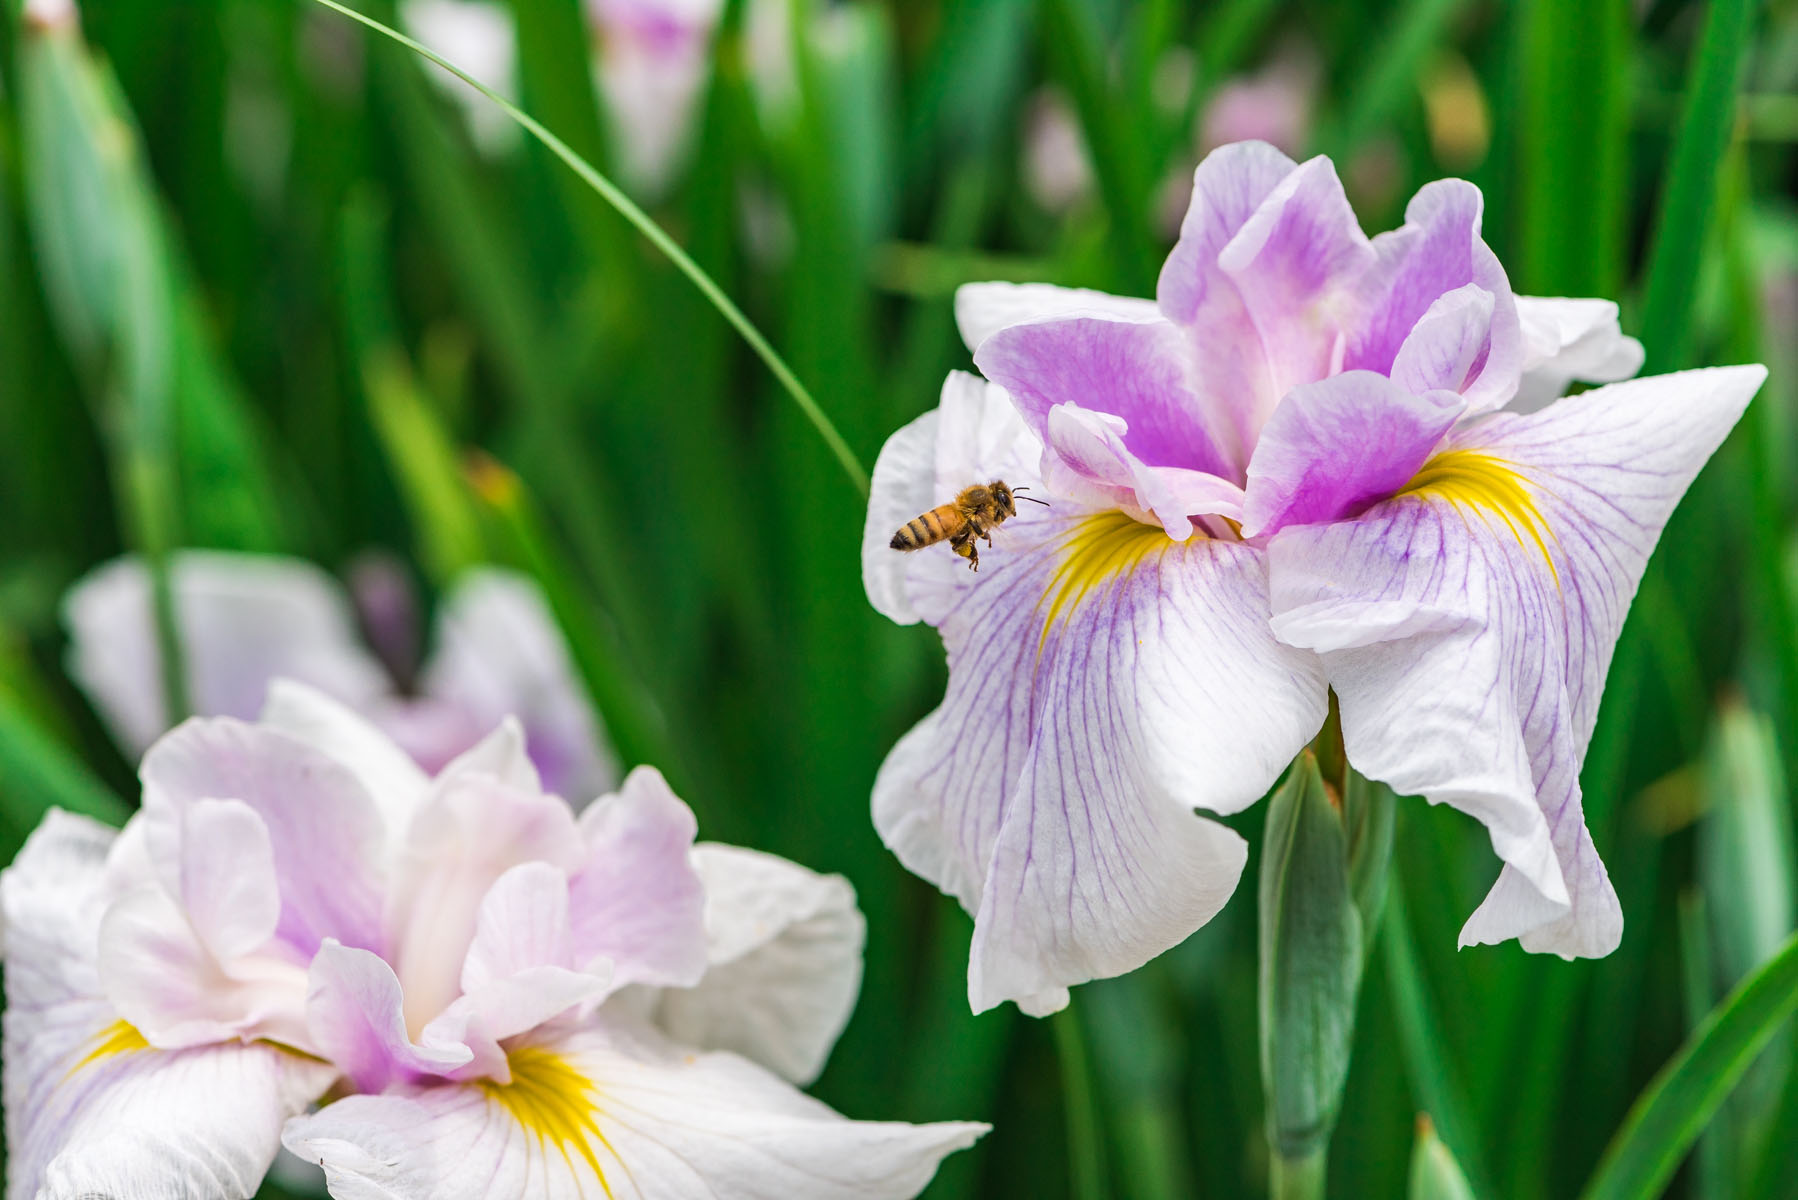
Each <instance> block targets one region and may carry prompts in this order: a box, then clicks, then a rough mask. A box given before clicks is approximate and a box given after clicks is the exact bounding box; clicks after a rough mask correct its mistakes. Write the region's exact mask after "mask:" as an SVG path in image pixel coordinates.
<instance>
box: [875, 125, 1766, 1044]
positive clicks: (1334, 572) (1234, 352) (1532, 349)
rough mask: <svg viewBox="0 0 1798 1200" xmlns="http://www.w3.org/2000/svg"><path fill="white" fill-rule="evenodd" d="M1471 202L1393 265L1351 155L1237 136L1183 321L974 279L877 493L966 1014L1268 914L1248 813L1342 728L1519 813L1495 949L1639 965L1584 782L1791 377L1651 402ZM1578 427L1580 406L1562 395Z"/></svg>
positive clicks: (915, 865) (891, 444)
mask: <svg viewBox="0 0 1798 1200" xmlns="http://www.w3.org/2000/svg"><path fill="white" fill-rule="evenodd" d="M1480 213H1481V199H1480V194H1479V192H1478V190H1477V189H1476V188H1474V187H1473V186H1472V185H1470V184H1467V183H1464V182H1460V181H1457V180H1445V181H1441V182H1438V183H1433V184H1431V185H1429V186H1427V187H1425V188H1424V189H1423V190H1421V191H1420V192H1419V193H1418V194H1417V196H1416V197H1415V198H1414V199H1413V200H1412V201H1411V204H1410V206H1409V208H1408V209H1407V212H1406V222H1405V224H1404V226H1403V227H1402V228H1400V229H1397V230H1394V231H1392V232H1390V233H1386V234H1382V235H1381V236H1379V237H1376V238H1373V239H1369V238H1367V237H1366V236H1365V235H1364V234H1363V233H1362V232H1361V229H1360V227H1359V225H1358V224H1357V222H1356V220H1355V216H1354V213H1353V212H1352V210H1351V209H1350V207H1349V205H1348V202H1347V200H1346V199H1345V197H1344V195H1343V191H1342V187H1341V185H1340V183H1339V182H1338V179H1337V176H1336V172H1335V169H1334V168H1333V166H1332V165H1331V163H1330V162H1329V160H1328V159H1325V158H1321V157H1320V158H1314V159H1312V160H1310V161H1308V162H1305V163H1303V164H1297V163H1294V162H1293V161H1292V160H1291V159H1289V158H1287V157H1286V156H1285V155H1284V154H1282V153H1281V152H1279V151H1278V150H1275V149H1274V148H1272V147H1270V146H1267V145H1265V144H1263V143H1257V142H1247V143H1238V144H1234V145H1230V146H1225V147H1223V148H1221V149H1219V150H1218V151H1216V152H1214V153H1213V154H1212V155H1211V156H1209V157H1208V158H1207V159H1206V160H1205V161H1204V162H1203V163H1202V164H1201V165H1200V166H1199V168H1198V170H1197V172H1196V175H1195V183H1194V195H1193V200H1192V205H1191V208H1190V210H1189V211H1188V213H1187V215H1186V219H1185V222H1184V224H1183V226H1182V228H1181V233H1180V240H1179V243H1178V245H1177V246H1176V247H1175V248H1174V250H1173V252H1172V254H1171V255H1170V256H1169V258H1168V260H1167V263H1166V265H1165V266H1164V267H1163V269H1162V272H1161V278H1160V282H1159V286H1158V289H1157V296H1156V299H1154V300H1152V301H1151V300H1136V299H1126V298H1120V297H1115V296H1109V295H1104V294H1102V293H1097V292H1085V291H1069V290H1066V289H1059V288H1050V287H1042V286H1011V285H1005V284H983V285H974V286H970V287H967V288H964V289H963V290H962V292H961V293H960V295H959V296H958V298H957V306H956V307H957V317H958V320H959V323H960V325H961V328H962V333H963V336H964V338H965V339H966V341H967V342H968V345H969V347H970V349H972V350H973V352H974V361H975V363H976V364H977V365H978V366H979V368H980V370H981V371H982V372H983V373H984V374H985V376H986V380H985V381H983V380H980V379H976V378H974V377H972V376H965V375H959V374H958V375H953V376H951V377H950V379H949V381H948V383H947V384H945V386H944V389H943V396H942V403H941V405H940V407H938V408H937V409H935V410H934V411H932V412H929V413H926V414H925V415H924V416H922V417H920V418H919V419H918V420H916V421H914V422H912V423H911V424H910V425H908V426H906V427H905V428H903V429H901V430H899V431H898V432H897V433H895V434H894V435H893V436H892V438H891V439H889V441H888V442H887V444H886V446H885V448H884V449H883V450H882V452H881V456H880V460H879V462H878V464H877V466H876V468H875V472H874V490H873V498H872V501H871V503H870V506H869V515H868V526H867V539H866V541H865V543H864V550H863V570H864V576H865V579H866V583H867V588H868V594H869V597H870V598H871V600H872V601H873V603H874V606H875V607H876V608H877V609H879V610H880V611H881V612H882V613H884V614H886V615H887V616H889V617H891V618H892V619H894V620H896V621H900V622H911V621H917V620H924V621H926V622H928V623H930V624H932V625H934V626H936V627H937V629H938V630H939V632H940V633H941V634H942V637H943V640H944V643H945V645H946V647H947V650H948V656H949V686H948V693H947V695H946V696H945V697H944V700H943V703H942V705H941V707H939V708H938V709H937V710H936V711H935V712H933V713H932V714H931V715H930V716H928V717H926V718H925V719H924V721H923V722H922V723H920V724H919V725H918V727H917V728H915V729H914V730H912V732H911V733H909V734H908V735H906V737H905V738H903V739H902V740H901V741H900V742H899V744H898V745H897V746H896V747H895V748H894V749H893V751H892V753H891V755H890V756H889V757H888V759H887V761H886V763H885V765H884V766H883V767H882V769H881V771H880V774H879V777H878V779H877V781H876V784H875V790H874V819H875V822H876V824H877V826H878V827H879V830H880V833H881V835H882V837H883V838H884V839H885V840H886V842H887V845H888V846H889V847H891V848H892V850H893V851H894V852H895V853H896V854H897V855H898V856H899V858H900V860H901V861H902V862H903V863H904V864H905V865H906V866H907V867H908V868H910V869H911V870H913V871H915V872H916V873H918V874H919V875H922V876H923V877H925V878H926V879H929V880H931V881H932V882H934V883H936V884H937V885H938V886H939V887H941V888H943V890H945V891H946V892H948V893H950V894H952V895H954V896H956V897H957V898H958V899H959V900H960V901H961V903H962V904H963V905H964V906H965V907H966V908H967V909H968V910H969V911H970V912H972V913H973V914H974V915H975V934H974V944H973V950H972V955H971V961H970V965H969V981H968V983H969V997H970V1000H971V1002H972V1004H973V1007H974V1008H975V1009H976V1010H977V1011H978V1010H982V1009H986V1008H989V1007H991V1006H993V1005H995V1004H998V1003H1000V1002H1002V1001H1005V1000H1014V1001H1017V1002H1018V1003H1019V1004H1020V1006H1021V1007H1023V1008H1025V1009H1026V1010H1027V1011H1030V1012H1039V1013H1040V1012H1046V1011H1051V1010H1053V1009H1055V1008H1058V1007H1060V1006H1061V1005H1062V1004H1064V1003H1065V1002H1066V998H1067V992H1066V989H1067V988H1068V986H1070V985H1072V984H1076V983H1080V982H1082V981H1085V980H1088V979H1093V978H1098V977H1104V976H1109V975H1115V974H1118V973H1121V972H1124V971H1128V970H1131V969H1134V968H1135V967H1137V966H1139V965H1141V964H1142V963H1143V962H1145V961H1147V960H1148V959H1149V958H1151V957H1153V956H1154V955H1156V954H1158V953H1160V952H1161V951H1163V950H1166V949H1167V948H1169V947H1170V946H1173V945H1174V944H1176V943H1177V942H1179V941H1180V940H1181V939H1183V938H1184V937H1186V936H1187V935H1188V934H1190V933H1191V932H1192V931H1193V930H1194V929H1196V928H1198V927H1199V926H1200V925H1202V924H1204V923H1205V921H1207V920H1208V919H1209V918H1210V917H1211V916H1212V915H1213V914H1214V913H1215V912H1216V911H1217V909H1218V908H1219V907H1220V906H1221V905H1222V904H1223V903H1224V901H1225V900H1226V899H1228V897H1229V896H1230V894H1231V892H1232V891H1233V890H1234V889H1235V886H1236V882H1237V879H1238V876H1239V875H1240V873H1241V870H1242V866H1243V861H1244V846H1243V842H1242V840H1241V839H1240V838H1239V837H1238V836H1237V835H1236V834H1235V833H1233V832H1232V831H1230V830H1228V829H1226V828H1225V827H1224V826H1222V825H1220V824H1217V823H1216V822H1213V821H1209V820H1206V819H1203V818H1200V817H1197V816H1195V815H1194V813H1193V811H1192V810H1193V809H1194V808H1195V807H1196V808H1203V809H1209V810H1211V811H1213V812H1217V813H1232V812H1236V811H1238V810H1240V809H1242V808H1244V807H1245V806H1247V805H1249V804H1251V803H1253V802H1254V801H1255V800H1256V799H1257V798H1258V797H1260V796H1261V795H1263V794H1264V793H1265V792H1266V790H1267V789H1268V788H1269V787H1270V786H1271V785H1272V784H1273V782H1274V781H1275V779H1276V778H1277V777H1278V775H1279V774H1280V772H1281V771H1282V770H1283V769H1284V767H1285V766H1286V764H1287V763H1288V762H1289V761H1290V760H1291V758H1292V757H1293V755H1294V754H1295V753H1297V751H1298V750H1299V749H1300V748H1301V747H1302V746H1303V745H1304V744H1305V742H1306V741H1307V740H1308V739H1309V738H1311V737H1312V736H1313V735H1314V734H1315V733H1316V732H1317V731H1318V729H1319V727H1320V726H1321V724H1322V722H1323V719H1324V716H1325V712H1326V707H1327V696H1328V693H1329V691H1330V690H1332V689H1333V690H1334V692H1335V694H1336V696H1337V697H1338V699H1339V702H1340V710H1341V719H1342V734H1343V741H1344V746H1345V749H1346V751H1347V754H1348V758H1349V761H1350V763H1351V764H1352V765H1353V766H1354V767H1355V769H1356V770H1358V771H1360V772H1361V773H1363V774H1364V775H1366V776H1368V777H1369V778H1372V779H1377V780H1381V781H1384V782H1386V783H1388V784H1390V785H1391V786H1392V787H1393V788H1395V789H1396V790H1398V791H1399V792H1400V793H1403V794H1418V795H1423V796H1425V797H1427V798H1428V799H1429V800H1430V801H1432V802H1435V803H1448V804H1452V805H1454V806H1455V807H1456V808H1459V809H1461V810H1462V811H1464V812H1467V813H1469V814H1470V815H1472V816H1474V817H1476V818H1478V819H1479V820H1480V821H1482V822H1483V823H1484V824H1485V825H1486V827H1487V829H1488V831H1489V833H1490V836H1491V840H1492V846H1493V849H1494V850H1495V851H1496V852H1497V854H1498V856H1499V858H1500V859H1502V860H1503V863H1504V867H1503V870H1502V872H1501V873H1500V875H1499V878H1498V881H1497V882H1496V884H1495V885H1494V886H1493V888H1492V890H1491V893H1490V895H1489V896H1488V897H1487V899H1486V900H1485V902H1484V903H1483V904H1482V905H1481V906H1480V907H1479V909H1478V910H1477V911H1476V912H1475V913H1474V914H1473V916H1472V918H1471V919H1470V920H1469V921H1468V922H1467V924H1466V927H1465V928H1464V929H1463V930H1462V934H1461V940H1462V943H1463V944H1471V943H1484V942H1497V941H1502V940H1505V939H1508V938H1518V939H1520V940H1521V941H1522V944H1523V945H1524V947H1525V948H1526V949H1529V950H1537V951H1550V952H1553V953H1557V954H1560V955H1563V956H1567V957H1572V956H1596V955H1603V954H1606V953H1609V952H1610V951H1611V950H1612V949H1613V948H1615V946H1616V945H1617V941H1618V939H1619V937H1620V936H1621V931H1622V916H1621V913H1620V911H1619V909H1618V905H1617V899H1616V895H1615V893H1614V892H1613V891H1612V889H1611V885H1610V881H1609V879H1608V877H1607V876H1606V873H1605V869H1604V864H1603V863H1602V862H1600V860H1599V857H1598V854H1597V852H1596V850H1595V849H1594V847H1593V844H1592V839H1591V837H1590V836H1589V834H1588V833H1587V831H1586V827H1585V822H1584V819H1583V817H1582V815H1581V804H1580V790H1579V768H1580V763H1581V761H1582V759H1583V758H1584V755H1585V751H1586V746H1587V743H1588V741H1589V740H1590V738H1591V734H1592V728H1593V723H1594V720H1595V718H1596V714H1597V711H1598V702H1599V697H1600V694H1601V693H1602V691H1603V687H1604V678H1605V673H1606V670H1607V668H1608V666H1609V663H1610V657H1611V652H1612V650H1613V648H1614V645H1615V643H1616V639H1617V636H1618V632H1619V629H1620V627H1621V625H1622V621H1623V617H1624V614H1625V612H1626V610H1627V609H1628V607H1629V603H1630V600H1631V598H1632V597H1633V595H1634V592H1635V589H1636V586H1637V583H1638V581H1639V579H1640V577H1641V573H1642V570H1643V567H1644V564H1645V563H1646V561H1647V559H1648V555H1649V553H1650V552H1651V551H1652V550H1653V548H1654V544H1655V541H1656V540H1657V539H1658V538H1659V536H1660V532H1661V529H1662V527H1663V525H1664V524H1665V523H1666V520H1667V518H1668V516H1669V515H1670V513H1671V512H1672V510H1673V507H1674V505H1675V504H1676V503H1677V502H1678V500H1679V498H1680V496H1681V495H1682V494H1683V493H1684V491H1685V489H1686V487H1687V486H1688V485H1689V484H1690V483H1691V481H1692V479H1693V477H1694V476H1695V475H1696V474H1697V472H1698V470H1699V468H1700V467H1701V466H1702V465H1703V464H1704V462H1705V460H1706V459H1708V458H1709V456H1710V455H1711V453H1712V452H1713V451H1714V450H1715V449H1716V448H1717V446H1718V445H1719V444H1720V442H1721V441H1722V439H1723V437H1724V436H1725V434H1727V433H1728V431H1729V430H1730V428H1731V427H1732V426H1733V425H1734V423H1735V421H1736V420H1737V418H1738V417H1739V416H1740V414H1741V413H1742V411H1743V409H1744V407H1745V406H1746V405H1747V403H1748V401H1749V399H1750V398H1751V397H1752V396H1753V394H1754V392H1755V390H1756V389H1757V388H1758V387H1759V386H1760V383H1761V380H1762V379H1763V378H1764V376H1765V371H1764V370H1763V369H1762V368H1760V367H1732V368H1723V369H1715V370H1701V371H1685V372H1680V373H1677V374H1672V375H1664V376H1658V377H1654V378H1649V379H1640V380H1634V381H1631V382H1624V383H1613V384H1612V385H1611V386H1609V387H1603V388H1598V389H1596V390H1593V391H1588V392H1585V393H1583V394H1580V395H1577V396H1572V397H1567V398H1564V399H1553V397H1555V396H1557V395H1559V393H1560V392H1561V391H1562V390H1563V389H1564V388H1565V387H1566V385H1567V383H1568V381H1569V380H1570V379H1572V378H1575V377H1577V378H1580V379H1583V380H1587V381H1593V382H1600V381H1612V380H1619V379H1626V378H1627V377H1628V376H1630V375H1632V374H1634V372H1635V371H1636V370H1637V369H1639V367H1640V366H1641V362H1642V351H1641V347H1640V346H1639V345H1638V344H1637V343H1636V342H1635V341H1634V340H1633V339H1630V338H1626V337H1624V336H1623V335H1622V334H1621V333H1620V332H1619V330H1618V325H1617V309H1616V306H1615V305H1612V304H1609V303H1605V302H1602V301H1595V300H1559V299H1532V298H1529V297H1519V296H1515V295H1513V294H1512V292H1511V289H1510V285H1509V283H1508V282H1507V280H1506V277H1505V273H1504V271H1503V269H1502V268H1501V267H1500V265H1499V263H1498V261H1497V259H1496V258H1495V257H1494V255H1493V254H1492V252H1491V251H1490V250H1489V249H1488V248H1487V246H1486V244H1485V243H1484V241H1482V240H1481V237H1480ZM1551 401H1552V402H1551ZM993 478H1002V479H1005V480H1006V481H1007V482H1009V483H1012V484H1013V485H1017V484H1020V483H1021V484H1025V485H1027V486H1030V487H1033V488H1036V489H1038V490H1037V491H1036V492H1035V493H1034V494H1036V495H1038V496H1042V497H1044V498H1046V499H1049V500H1050V501H1051V502H1052V504H1053V507H1052V508H1049V509H1035V508H1032V510H1031V511H1030V512H1028V513H1021V514H1020V515H1019V516H1018V517H1016V518H1014V519H1013V520H1011V521H1009V522H1008V523H1007V524H1006V525H1005V526H1003V528H1002V529H1001V530H999V531H998V532H997V533H996V534H995V536H994V546H993V549H992V550H991V551H990V552H986V551H983V552H982V554H981V570H980V572H979V573H978V575H974V574H970V573H969V572H968V571H967V570H966V569H965V567H964V564H963V563H962V561H961V560H960V559H956V558H954V556H952V555H949V554H947V553H946V552H945V553H943V554H932V553H920V554H915V555H899V554H895V553H894V552H892V551H891V550H889V549H888V548H887V544H886V542H887V538H888V537H889V536H890V535H891V532H892V530H893V529H896V528H898V527H899V526H900V525H902V524H903V523H904V522H905V520H906V519H908V518H909V517H911V516H913V515H915V514H916V513H918V512H921V511H924V510H925V509H928V508H930V507H932V506H933V505H935V504H938V503H941V502H943V500H944V499H946V498H947V497H949V496H951V495H953V494H954V493H955V491H956V490H957V489H958V488H960V487H965V486H966V485H967V484H968V483H971V482H974V481H982V482H984V481H986V480H988V479H993Z"/></svg>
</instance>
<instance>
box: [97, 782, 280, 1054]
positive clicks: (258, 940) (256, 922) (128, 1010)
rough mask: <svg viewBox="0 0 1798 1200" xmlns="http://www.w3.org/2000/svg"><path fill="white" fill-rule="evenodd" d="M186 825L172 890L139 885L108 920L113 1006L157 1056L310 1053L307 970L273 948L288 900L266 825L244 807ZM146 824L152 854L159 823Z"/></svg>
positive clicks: (193, 808)
mask: <svg viewBox="0 0 1798 1200" xmlns="http://www.w3.org/2000/svg"><path fill="white" fill-rule="evenodd" d="M178 820H179V829H178V837H177V838H176V839H175V841H174V844H173V845H171V846H169V847H168V848H167V850H166V852H165V857H166V858H167V860H168V862H169V866H170V867H171V868H172V870H171V872H170V873H171V874H172V876H173V882H174V885H175V886H174V888H173V890H172V891H171V890H165V889H164V888H163V887H161V886H158V885H156V884H146V885H142V886H139V887H136V888H134V889H132V890H130V891H128V892H126V893H125V894H123V895H121V896H119V897H118V898H117V899H115V900H114V901H113V903H112V904H111V905H110V906H109V907H108V909H107V911H106V914H105V916H104V918H103V919H102V920H101V922H100V929H99V938H98V944H97V961H98V964H99V970H100V979H101V982H102V984H103V986H104V988H105V992H106V996H107V999H108V1000H109V1001H110V1002H111V1004H112V1006H113V1008H114V1009H115V1010H116V1011H117V1013H118V1015H119V1016H121V1017H123V1018H124V1019H125V1020H126V1021H128V1022H130V1023H131V1025H132V1026H133V1028H135V1029H136V1030H137V1031H138V1032H139V1033H140V1034H142V1035H143V1037H144V1038H145V1039H147V1040H148V1042H149V1043H150V1044H151V1045H153V1046H156V1047H158V1048H159V1049H165V1050H172V1049H180V1048H183V1047H187V1046H200V1045H205V1044H208V1043H211V1042H222V1041H234V1040H242V1041H246V1042H247V1041H250V1040H252V1039H257V1038H262V1039H268V1040H271V1041H277V1042H281V1043H283V1044H285V1045H288V1046H293V1047H297V1048H300V1049H307V1050H310V1049H311V1046H310V1044H309V1042H308V1041H307V1037H306V1026H305V995H306V970H305V966H304V962H303V960H302V959H300V958H299V956H298V955H296V954H294V953H293V952H292V950H291V948H290V947H287V946H285V945H283V944H280V943H273V944H271V940H272V939H273V938H274V934H275V929H276V925H277V922H278V920H279V917H280V911H281V896H280V893H279V892H278V891H277V889H276V876H275V872H274V852H273V849H272V847H271V846H270V844H269V836H268V827H267V826H266V825H264V824H263V822H262V819H261V818H260V817H258V816H257V815H256V813H255V812H254V811H253V810H251V808H250V807H249V806H248V805H247V804H244V803H242V802H240V801H236V800H200V801H196V802H194V803H193V804H190V805H188V806H187V807H186V808H185V809H184V810H182V812H181V813H180V815H179V818H178ZM137 824H138V825H140V826H143V827H144V828H145V833H146V842H147V844H148V845H149V846H150V847H152V848H153V847H155V845H156V843H157V842H158V841H159V840H160V838H159V835H158V830H157V829H156V828H155V825H154V818H153V817H147V818H139V820H138V822H137Z"/></svg>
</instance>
